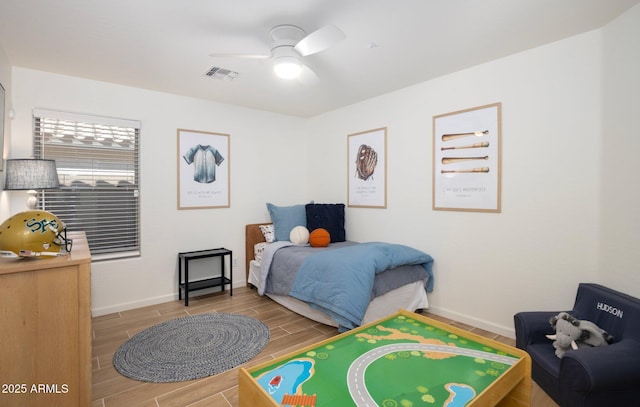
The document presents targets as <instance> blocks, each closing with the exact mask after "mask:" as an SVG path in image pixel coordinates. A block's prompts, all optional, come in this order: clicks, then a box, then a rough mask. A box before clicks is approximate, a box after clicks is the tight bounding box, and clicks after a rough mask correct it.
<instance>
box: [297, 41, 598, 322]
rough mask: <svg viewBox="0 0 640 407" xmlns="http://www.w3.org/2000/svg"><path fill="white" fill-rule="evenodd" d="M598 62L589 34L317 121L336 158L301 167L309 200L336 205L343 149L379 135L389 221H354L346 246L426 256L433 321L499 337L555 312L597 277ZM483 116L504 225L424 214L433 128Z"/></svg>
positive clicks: (358, 217)
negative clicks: (476, 111) (468, 112)
mask: <svg viewBox="0 0 640 407" xmlns="http://www.w3.org/2000/svg"><path fill="white" fill-rule="evenodd" d="M600 49H601V34H600V32H599V31H595V32H591V33H588V34H585V35H581V36H578V37H574V38H570V39H568V40H565V41H561V42H558V43H554V44H551V45H548V46H545V47H541V48H538V49H534V50H531V51H528V52H524V53H521V54H519V55H514V56H511V57H509V58H504V59H501V60H497V61H493V62H491V63H488V64H484V65H481V66H477V67H474V68H472V69H468V70H465V71H462V72H457V73H455V74H452V75H448V76H445V77H442V78H439V79H436V80H432V81H429V82H426V83H422V84H419V85H417V86H413V87H410V88H407V89H402V90H400V91H397V92H394V93H390V94H387V95H384V96H382V97H378V98H376V99H371V100H368V101H366V102H364V103H360V104H357V105H354V106H351V107H348V108H345V109H341V110H339V111H336V112H332V113H329V114H326V115H323V116H322V117H317V118H315V119H314V132H315V134H316V135H315V137H316V138H323V139H324V140H325V141H326V142H325V143H324V144H323V146H322V147H323V149H324V150H325V154H331V156H336V155H337V157H338V158H337V159H336V160H335V162H334V161H332V162H331V163H330V165H322V158H320V157H322V154H317V155H314V154H309V156H310V158H311V159H314V160H315V164H314V163H311V166H310V168H311V169H312V171H311V173H310V184H311V190H312V191H314V192H315V193H316V195H315V196H316V197H318V196H320V197H322V196H326V197H327V198H326V199H327V200H331V199H342V200H344V199H345V196H346V182H347V181H346V177H347V173H346V165H347V163H346V154H347V153H346V145H347V144H346V135H347V134H349V133H353V132H356V131H362V130H367V129H371V128H376V127H380V126H386V127H387V128H388V135H387V137H388V139H387V146H388V147H387V150H388V151H387V154H388V156H387V159H388V179H387V182H388V207H387V209H357V208H350V209H349V210H348V211H347V217H348V220H349V228H348V231H349V233H350V234H349V236H348V237H349V238H350V239H354V240H386V241H393V242H401V243H406V244H410V245H413V246H416V247H418V248H420V249H422V250H424V251H426V252H428V253H430V254H431V255H432V256H433V257H434V259H435V289H434V292H433V293H432V294H431V295H430V301H431V304H432V308H433V310H434V312H437V313H440V314H444V315H448V316H451V317H455V318H457V319H460V320H463V321H468V322H472V323H475V324H480V325H484V326H486V327H487V328H489V329H492V330H494V331H498V332H509V331H511V327H512V324H513V323H512V318H513V314H514V313H515V312H516V311H518V310H524V309H564V308H566V307H568V306H570V305H571V303H572V301H573V296H574V295H575V287H576V285H577V283H578V282H579V281H588V280H594V279H595V278H596V271H597V261H596V260H597V242H598V240H597V238H598V197H599V183H600V166H599V161H600V156H599V147H600V138H601V132H600V129H601V127H602V126H601V123H600V116H601V113H600V110H601V100H602V95H601V86H600V82H601V75H602V71H601V68H600V66H601V63H600V61H601V52H600ZM493 102H502V170H503V174H502V213H500V214H492V213H461V212H447V211H433V210H431V194H432V180H431V174H432V168H431V165H432V164H431V163H432V117H433V116H434V115H438V114H442V113H447V112H452V111H457V110H461V109H465V108H469V107H474V106H480V105H485V104H489V103H493ZM314 147H315V148H318V146H314ZM314 170H315V172H314ZM325 173H329V174H330V177H331V178H332V179H335V180H336V181H335V182H333V183H328V182H325V181H324V180H323V174H325Z"/></svg>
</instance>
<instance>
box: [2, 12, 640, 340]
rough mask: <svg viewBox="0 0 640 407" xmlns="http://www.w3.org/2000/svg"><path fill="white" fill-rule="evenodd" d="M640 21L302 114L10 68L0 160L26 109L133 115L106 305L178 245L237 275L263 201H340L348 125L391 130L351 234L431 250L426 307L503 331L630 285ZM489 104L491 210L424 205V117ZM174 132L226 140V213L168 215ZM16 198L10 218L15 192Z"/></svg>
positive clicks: (160, 288) (168, 286) (144, 288)
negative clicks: (134, 185)
mask: <svg viewBox="0 0 640 407" xmlns="http://www.w3.org/2000/svg"><path fill="white" fill-rule="evenodd" d="M639 23H640V6H636V7H635V8H634V9H632V10H631V11H629V12H628V13H626V14H625V15H623V16H621V17H620V18H619V19H618V20H616V21H614V22H613V23H611V24H609V25H608V26H607V27H605V28H604V29H601V30H596V31H592V32H589V33H586V34H583V35H579V36H576V37H572V38H569V39H567V40H564V41H560V42H557V43H553V44H549V45H547V46H544V47H540V48H536V49H532V50H530V51H527V52H523V53H520V54H517V55H513V56H510V57H508V58H504V59H500V60H496V61H493V62H490V63H487V64H484V65H480V66H477V67H474V68H472V69H468V70H465V71H461V72H457V73H454V74H451V75H447V76H444V77H441V78H438V79H435V80H432V81H428V82H425V83H422V84H418V85H416V86H413V87H409V88H406V89H402V90H398V91H396V92H393V93H389V94H387V95H383V96H381V97H377V98H373V99H370V100H367V101H365V102H362V103H359V104H356V105H352V106H349V107H346V108H343V109H340V110H337V111H334V112H330V113H327V114H324V115H321V116H318V117H315V118H312V119H308V120H302V119H297V118H292V117H287V116H280V115H274V114H270V113H265V112H260V111H255V110H249V109H243V108H237V107H231V106H226V105H222V104H216V103H211V102H206V101H202V100H195V99H189V98H184V97H179V96H173V95H167V94H161V93H156V92H150V91H145V90H140V89H134V88H128V87H122V86H117V85H112V84H106V83H100V82H94V81H87V80H83V79H78V78H70V77H65V76H60V75H53V74H47V73H43V72H37V71H31V70H26V69H21V68H14V70H13V79H12V81H13V105H14V107H15V111H16V118H15V120H13V121H12V131H13V135H14V136H13V142H12V144H11V145H12V150H11V156H14V157H15V156H17V155H20V154H30V151H31V150H30V149H31V139H30V133H31V110H32V109H33V108H34V107H43V108H52V109H62V110H70V111H76V112H82V113H93V114H99V115H108V116H115V117H124V118H132V119H138V120H141V121H142V125H143V129H142V216H143V218H142V228H143V229H142V244H143V256H142V257H141V258H139V259H131V260H123V261H112V262H102V263H96V264H94V265H93V309H94V313H96V314H100V313H106V312H112V311H115V310H120V309H126V308H132V307H136V306H140V305H144V304H147V303H153V302H159V301H166V300H169V299H172V298H176V287H175V280H176V274H177V271H176V270H177V266H176V259H175V257H176V253H177V252H178V251H180V250H187V249H196V248H205V247H215V246H226V247H228V248H231V249H232V250H234V253H235V254H234V257H237V258H238V267H237V268H235V269H234V272H235V273H236V275H240V276H241V278H243V277H244V261H243V258H244V256H243V254H244V253H243V237H244V229H243V226H244V224H246V223H253V222H261V221H264V220H267V219H268V214H267V212H266V210H265V208H264V203H265V202H267V201H273V202H274V203H279V204H291V203H299V202H304V201H306V200H307V199H314V200H315V201H316V202H345V201H346V193H347V178H346V177H347V176H348V174H347V171H346V168H347V151H346V150H347V137H346V136H347V134H350V133H355V132H359V131H363V130H368V129H374V128H378V127H385V126H386V127H387V128H388V140H387V146H388V147H387V154H388V199H387V200H388V207H387V208H386V209H362V208H347V234H348V235H347V237H348V238H349V239H353V240H360V241H365V240H385V241H391V242H396V243H405V244H409V245H412V246H414V247H417V248H419V249H422V250H425V251H427V252H428V253H430V254H431V255H432V256H433V257H434V258H435V274H436V276H435V278H436V281H435V290H434V292H433V293H432V294H431V295H430V300H431V303H432V309H433V311H434V312H436V313H440V314H442V315H445V316H450V317H454V318H457V319H459V320H461V321H463V322H469V323H473V324H476V325H479V326H481V327H485V328H487V329H491V330H493V331H495V332H499V333H503V334H505V335H513V322H512V317H513V314H514V313H515V312H517V311H520V310H543V309H548V310H558V309H565V308H568V307H570V306H571V304H572V303H573V300H574V296H575V288H576V285H577V284H578V282H582V281H595V282H601V283H603V284H605V285H611V286H613V287H614V288H618V289H620V290H623V291H625V292H629V293H630V294H633V295H637V296H640V287H639V285H638V284H637V283H638V277H636V275H637V273H635V268H636V267H637V266H636V265H635V264H634V262H633V260H634V256H633V255H634V254H635V252H636V251H637V247H638V244H639V243H640V236H639V235H638V233H639V232H638V230H640V227H639V222H638V215H637V212H636V210H635V206H636V205H635V202H636V201H637V200H638V198H640V193H639V191H638V189H639V186H638V184H637V182H636V183H635V184H633V183H632V179H633V178H634V176H635V174H636V173H638V169H639V168H638V167H639V166H640V162H639V161H638V160H637V159H636V157H635V153H637V151H639V149H638V143H639V141H638V138H637V131H635V130H633V129H635V128H636V127H637V126H636V123H635V121H637V120H636V117H637V112H638V111H640V106H639V101H638V97H639V96H638V95H640V89H639V84H638V78H637V72H639V71H640V70H639V69H638V68H639V67H640V58H639V57H638V49H639V47H638V46H637V45H638V44H637V38H640V36H639V35H638V34H639V31H638V30H639V28H638V27H640V24H639ZM0 62H1V61H0ZM0 73H1V72H0ZM493 102H502V169H503V174H502V212H501V213H499V214H495V213H465V212H451V211H433V210H432V209H431V188H432V185H431V157H432V156H431V154H432V151H431V143H432V133H431V126H432V117H433V116H434V115H438V114H442V113H448V112H452V111H456V110H460V109H465V108H469V107H474V106H480V105H484V104H488V103H493ZM176 128H189V129H197V130H205V131H216V132H225V133H230V134H231V163H232V164H231V178H232V180H231V208H229V209H212V210H192V211H177V210H176V197H175V190H176V162H175V161H176V151H175V149H176ZM629 129H631V131H630V130H629ZM301 151H304V152H306V154H300V152H301ZM618 157H623V158H624V159H623V160H620V159H619V158H618ZM301 169H302V170H301ZM263 183H264V184H263ZM292 185H294V186H297V187H296V188H291V186H292ZM2 194H5V195H6V194H8V193H7V192H3V193H2ZM11 194H12V195H11V203H12V212H17V211H19V210H18V209H16V208H20V207H21V205H23V200H24V197H23V196H14V195H15V194H17V193H15V192H14V193H11ZM0 199H6V196H0ZM203 221H204V222H206V227H202V224H203ZM237 281H239V279H238V280H237Z"/></svg>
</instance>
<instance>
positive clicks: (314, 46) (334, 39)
mask: <svg viewBox="0 0 640 407" xmlns="http://www.w3.org/2000/svg"><path fill="white" fill-rule="evenodd" d="M344 38H345V35H344V33H343V32H342V30H340V29H339V28H338V27H336V26H335V25H328V26H325V27H322V28H320V29H318V30H316V31H314V32H312V33H311V34H309V35H307V36H306V37H304V38H303V39H301V40H300V42H298V43H297V44H296V46H295V49H296V51H298V52H299V53H300V55H302V56H306V55H312V54H315V53H317V52H320V51H324V50H325V49H327V48H329V47H332V46H334V45H335V44H337V43H339V42H340V41H342V40H343V39H344Z"/></svg>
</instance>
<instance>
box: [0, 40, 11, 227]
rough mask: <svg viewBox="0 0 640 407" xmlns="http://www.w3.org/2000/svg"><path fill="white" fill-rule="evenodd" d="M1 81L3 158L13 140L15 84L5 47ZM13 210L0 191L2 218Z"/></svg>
mask: <svg viewBox="0 0 640 407" xmlns="http://www.w3.org/2000/svg"><path fill="white" fill-rule="evenodd" d="M0 83H1V84H2V87H3V88H4V90H5V107H4V112H0V114H4V118H5V121H4V145H3V143H2V139H0V156H1V157H3V158H6V157H7V154H8V151H9V143H10V141H11V136H10V134H11V123H10V121H11V119H10V118H9V115H8V112H9V109H10V108H11V89H12V88H13V85H12V83H11V64H10V63H9V59H8V58H7V55H6V54H5V52H4V49H2V47H0ZM3 171H4V161H3V162H2V165H0V187H4V172H3ZM10 214H11V212H10V211H9V202H8V200H7V197H6V196H5V195H4V194H2V193H1V192H0V219H3V220H4V219H6V218H8V217H9V215H10Z"/></svg>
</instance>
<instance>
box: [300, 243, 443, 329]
mask: <svg viewBox="0 0 640 407" xmlns="http://www.w3.org/2000/svg"><path fill="white" fill-rule="evenodd" d="M406 264H414V265H415V264H419V265H422V266H423V267H424V268H425V269H426V271H427V273H428V275H429V281H428V283H427V291H428V292H431V291H432V289H433V272H432V266H433V259H432V258H431V256H429V255H428V254H426V253H424V252H421V251H419V250H416V249H413V248H411V247H408V246H403V245H398V244H390V243H379V242H371V243H361V244H359V245H356V246H350V247H344V248H340V249H335V250H332V251H329V252H321V253H317V254H313V255H310V256H309V257H307V258H306V259H305V260H304V262H303V263H302V265H301V267H300V270H299V271H298V274H297V276H296V279H295V281H294V283H293V286H292V288H291V291H290V293H289V295H290V296H292V297H295V298H298V299H299V300H302V301H305V302H307V303H309V304H310V305H311V306H312V307H314V308H317V309H320V310H322V311H324V312H325V313H327V314H329V315H331V316H332V317H333V318H334V319H335V320H336V322H338V323H339V324H340V330H341V331H344V330H348V329H352V328H355V327H356V326H359V325H360V324H361V322H362V318H363V316H364V314H365V312H366V310H367V307H368V306H369V302H370V300H371V293H372V289H373V280H374V277H375V275H376V274H377V273H380V272H382V271H384V270H387V269H392V268H395V267H398V266H401V265H406Z"/></svg>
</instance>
